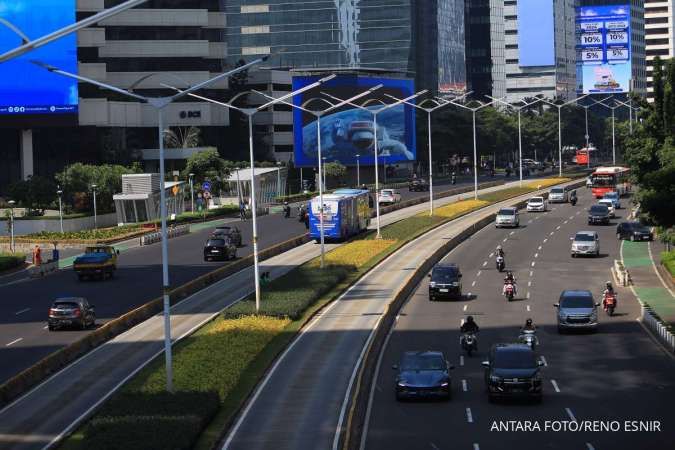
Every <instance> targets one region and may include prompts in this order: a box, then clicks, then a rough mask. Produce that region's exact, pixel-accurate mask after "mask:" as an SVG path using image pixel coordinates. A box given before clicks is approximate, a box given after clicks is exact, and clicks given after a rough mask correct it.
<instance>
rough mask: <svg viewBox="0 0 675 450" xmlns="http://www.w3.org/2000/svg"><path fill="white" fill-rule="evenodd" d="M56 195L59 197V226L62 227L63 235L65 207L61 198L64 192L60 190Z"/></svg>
mask: <svg viewBox="0 0 675 450" xmlns="http://www.w3.org/2000/svg"><path fill="white" fill-rule="evenodd" d="M56 195H58V196H59V225H61V234H63V207H62V203H61V197H62V196H63V191H62V190H61V189H59V190H58V191H56Z"/></svg>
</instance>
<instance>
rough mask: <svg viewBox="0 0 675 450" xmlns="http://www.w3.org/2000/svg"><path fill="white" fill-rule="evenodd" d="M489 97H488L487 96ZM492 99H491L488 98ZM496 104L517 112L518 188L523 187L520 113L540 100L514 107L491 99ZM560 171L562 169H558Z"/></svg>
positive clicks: (521, 101) (511, 104) (499, 100)
mask: <svg viewBox="0 0 675 450" xmlns="http://www.w3.org/2000/svg"><path fill="white" fill-rule="evenodd" d="M488 97H490V96H488ZM490 98H492V97H490ZM493 100H494V101H496V102H499V103H501V104H503V105H505V106H508V107H509V108H513V109H514V110H516V111H517V112H518V166H519V168H520V170H519V172H520V186H521V187H522V185H523V129H522V125H521V112H522V110H523V109H525V108H529V107H530V106H532V105H534V104H535V103H538V102H540V101H541V100H542V99H541V98H537V99H536V100H532V101H531V102H529V103H527V102H525V101H524V100H520V101H518V102H516V103H522V105H520V106H516V105H515V104H513V103H507V102H505V101H503V100H501V99H493ZM560 170H562V168H561V169H560Z"/></svg>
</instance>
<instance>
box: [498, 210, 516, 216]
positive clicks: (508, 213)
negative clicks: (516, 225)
mask: <svg viewBox="0 0 675 450" xmlns="http://www.w3.org/2000/svg"><path fill="white" fill-rule="evenodd" d="M515 214H516V210H515V209H500V210H499V215H500V216H514V215H515Z"/></svg>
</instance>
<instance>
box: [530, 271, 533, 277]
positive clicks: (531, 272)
mask: <svg viewBox="0 0 675 450" xmlns="http://www.w3.org/2000/svg"><path fill="white" fill-rule="evenodd" d="M533 273H534V271H532V270H530V278H532V274H533Z"/></svg>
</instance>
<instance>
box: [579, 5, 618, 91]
mask: <svg viewBox="0 0 675 450" xmlns="http://www.w3.org/2000/svg"><path fill="white" fill-rule="evenodd" d="M576 37H577V91H578V92H579V93H584V94H607V93H621V92H628V91H629V90H630V78H631V53H630V44H631V32H630V6H629V5H613V6H584V7H581V8H577V14H576Z"/></svg>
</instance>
